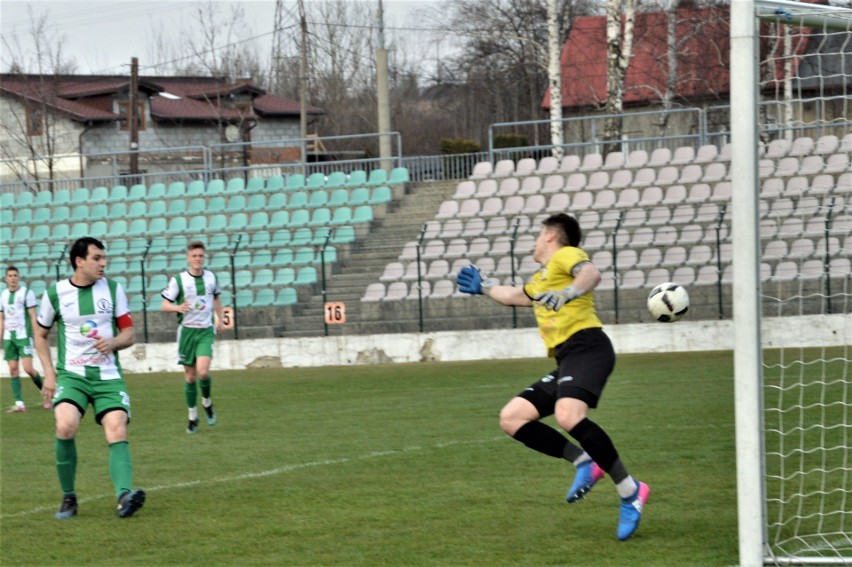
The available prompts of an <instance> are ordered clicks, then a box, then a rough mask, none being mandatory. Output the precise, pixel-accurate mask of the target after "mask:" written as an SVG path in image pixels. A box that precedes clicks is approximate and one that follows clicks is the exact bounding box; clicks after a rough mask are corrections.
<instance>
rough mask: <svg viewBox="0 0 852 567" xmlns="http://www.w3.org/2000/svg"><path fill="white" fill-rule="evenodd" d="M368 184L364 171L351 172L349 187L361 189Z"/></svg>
mask: <svg viewBox="0 0 852 567" xmlns="http://www.w3.org/2000/svg"><path fill="white" fill-rule="evenodd" d="M365 183H367V172H366V171H364V170H363V169H356V170H355V171H350V172H349V179H347V180H346V186H347V187H350V188H352V187H361V186H363V185H364V184H365Z"/></svg>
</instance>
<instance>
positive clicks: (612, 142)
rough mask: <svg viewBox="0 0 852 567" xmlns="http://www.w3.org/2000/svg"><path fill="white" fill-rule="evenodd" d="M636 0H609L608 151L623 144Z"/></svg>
mask: <svg viewBox="0 0 852 567" xmlns="http://www.w3.org/2000/svg"><path fill="white" fill-rule="evenodd" d="M635 17H636V2H635V0H608V2H607V7H606V48H607V49H606V52H607V53H606V61H607V70H606V94H607V98H606V114H607V118H606V120H605V121H604V134H603V139H604V142H605V143H604V151H603V153H604V155H606V154H609V153H610V152H612V151H617V150H619V149H620V148H621V142H620V140H621V134H622V131H623V120H622V118H621V114H622V112H624V77H625V75H627V66H628V65H629V64H630V56H631V53H632V50H633V22H634V19H635Z"/></svg>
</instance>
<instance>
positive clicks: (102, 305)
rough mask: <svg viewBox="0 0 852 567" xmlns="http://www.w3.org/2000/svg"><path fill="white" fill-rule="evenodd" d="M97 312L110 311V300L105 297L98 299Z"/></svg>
mask: <svg viewBox="0 0 852 567" xmlns="http://www.w3.org/2000/svg"><path fill="white" fill-rule="evenodd" d="M98 313H112V302H111V301H110V300H109V299H106V298H103V297H102V298H100V299H99V300H98Z"/></svg>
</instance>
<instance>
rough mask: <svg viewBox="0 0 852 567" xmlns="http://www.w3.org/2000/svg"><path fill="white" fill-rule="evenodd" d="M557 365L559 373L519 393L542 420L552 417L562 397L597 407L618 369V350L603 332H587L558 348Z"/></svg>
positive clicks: (574, 336) (587, 330)
mask: <svg viewBox="0 0 852 567" xmlns="http://www.w3.org/2000/svg"><path fill="white" fill-rule="evenodd" d="M556 364H557V368H556V370H554V371H553V372H551V373H550V374H548V375H547V376H544V377H543V378H541V379H540V380H539V381H538V382H536V383H534V384H532V385H531V386H530V387H529V388H527V389H526V390H524V391H523V392H521V393H520V394H518V396H519V397H521V398H524V399H525V400H527V401H529V402H530V403H531V404H533V405H534V406H535V407H536V409H537V410H538V414H539V415H540V416H541V417H545V416H548V415H553V412H554V409H555V407H556V400H558V399H559V398H576V399H578V400H582V401H584V402H586V404H588V406H589V407H590V408H595V407H598V401H599V400H600V397H601V395H602V394H603V389H604V386H606V381H607V379H609V375H610V373H612V369H613V368H615V351H614V350H613V348H612V342H610V340H609V337H608V336H607V335H606V333H604V332H603V329H584V330H582V331H579V332H577V333H575V334H574V335H572V336H571V338H569V339H568V340H567V341H565V342H564V343H562V344H561V345H559V346H557V347H556Z"/></svg>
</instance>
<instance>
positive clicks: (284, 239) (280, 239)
mask: <svg viewBox="0 0 852 567" xmlns="http://www.w3.org/2000/svg"><path fill="white" fill-rule="evenodd" d="M291 238H292V234H291V233H290V230H289V229H287V228H279V229H278V230H276V231H275V232H273V233H272V236H271V238H270V242H269V247H270V248H272V249H273V250H275V249H278V248H283V247H285V246H290V242H291Z"/></svg>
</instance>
